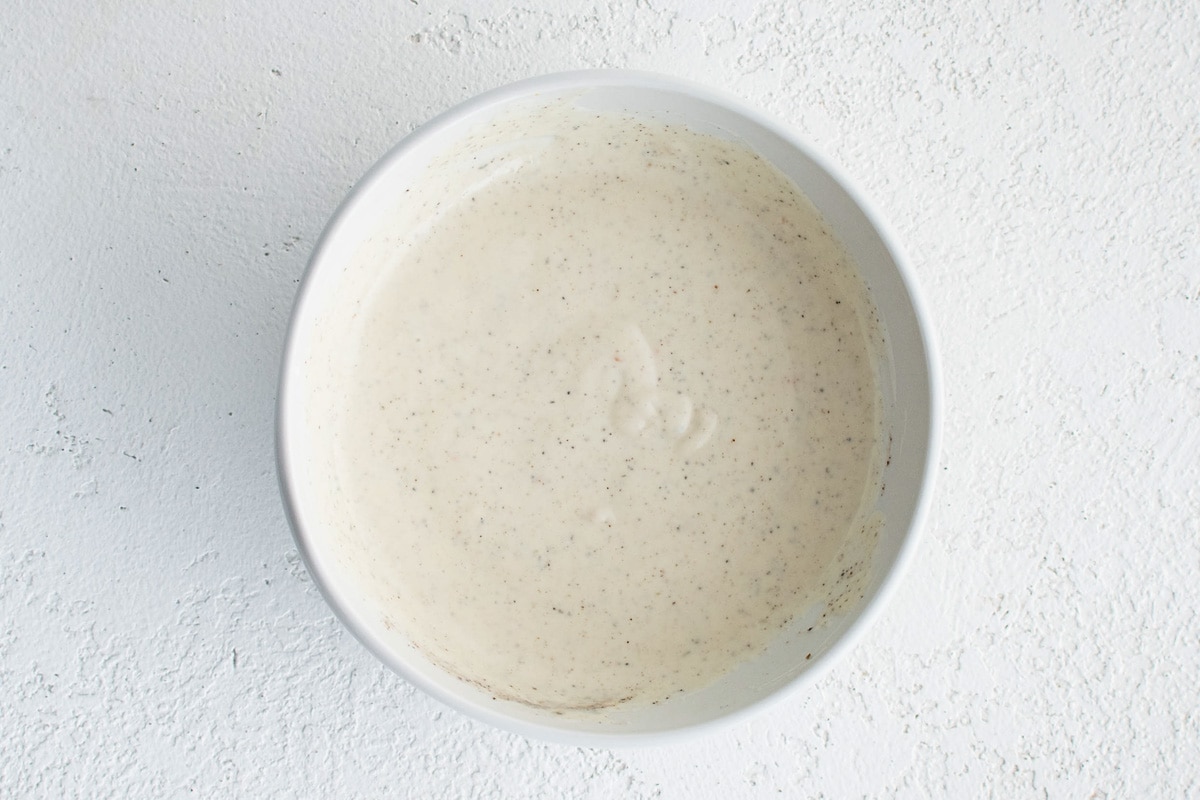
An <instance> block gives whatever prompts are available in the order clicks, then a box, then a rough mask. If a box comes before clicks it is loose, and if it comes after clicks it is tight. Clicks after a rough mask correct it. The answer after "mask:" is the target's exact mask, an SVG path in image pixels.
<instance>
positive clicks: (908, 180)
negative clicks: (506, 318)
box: [0, 0, 1200, 798]
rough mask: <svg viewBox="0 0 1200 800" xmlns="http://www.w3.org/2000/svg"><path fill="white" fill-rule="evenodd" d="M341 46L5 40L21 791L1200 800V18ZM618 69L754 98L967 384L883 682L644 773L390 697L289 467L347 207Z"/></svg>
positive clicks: (953, 391)
mask: <svg viewBox="0 0 1200 800" xmlns="http://www.w3.org/2000/svg"><path fill="white" fill-rule="evenodd" d="M319 5H320V4H318V3H314V2H311V0H300V1H299V2H289V3H283V2H272V3H267V2H258V3H252V2H245V3H234V2H225V3H221V2H218V1H217V0H211V1H209V0H205V1H204V2H195V3H193V4H190V5H189V4H187V3H184V2H175V3H169V2H147V3H118V2H98V3H83V2H79V3H76V2H67V0H59V1H58V2H48V3H44V2H34V0H7V2H5V3H4V4H3V6H2V8H0V334H2V335H0V419H2V420H3V423H2V424H0V618H2V620H3V622H2V624H0V737H2V738H0V796H4V797H8V796H13V797H54V798H57V797H69V796H76V795H85V796H96V797H109V796H111V797H148V796H166V797H175V796H198V797H221V796H244V797H256V798H271V797H322V796H346V797H349V796H374V797H436V796H444V797H468V796H486V797H521V796H541V797H586V798H605V797H621V796H638V797H643V796H644V797H663V798H727V797H776V796H781V795H782V796H786V797H833V798H842V797H858V796H872V797H891V796H902V797H922V796H936V797H941V796H946V797H955V798H960V797H961V798H966V797H977V796H982V795H989V794H990V795H994V796H999V797H1044V796H1049V797H1076V798H1117V797H1132V798H1145V797H1181V796H1187V795H1190V796H1193V797H1195V796H1200V688H1198V687H1200V616H1198V608H1200V224H1198V223H1200V102H1198V98H1200V10H1198V8H1200V7H1198V5H1197V3H1195V2H1193V0H1178V2H1152V1H1151V0H1145V1H1144V2H1121V3H1116V2H1108V3H1104V2H1086V3H1085V2H1078V3H1076V2H1067V1H1066V0H1044V2H1038V0H1029V1H1028V2H1021V3H1015V2H1014V3H1003V2H982V1H981V0H975V1H973V2H951V0H941V1H940V2H930V3H927V2H898V1H897V0H889V1H888V2H866V1H862V2H848V3H826V2H815V1H814V2H769V1H767V0H763V1H762V2H756V1H755V0H741V2H733V3H731V2H717V1H716V0H708V2H703V3H692V4H689V5H690V7H689V8H687V9H686V10H685V9H683V8H682V6H683V3H681V2H668V1H667V0H654V2H641V3H621V2H617V0H607V1H605V0H595V2H581V1H580V0H574V1H572V2H559V3H555V4H553V5H551V4H546V5H545V7H544V10H537V9H536V8H535V6H536V5H537V4H536V3H533V2H530V3H527V4H525V5H522V6H514V5H511V4H510V3H508V2H500V1H499V0H489V1H488V2H484V3H473V4H470V5H468V3H467V2H466V0H460V2H458V3H455V4H445V3H437V2H433V1H432V0H394V1H385V0H376V1H375V2H367V3H362V4H361V7H359V8H357V9H355V10H354V11H337V12H335V11H327V10H322V9H321V8H319ZM347 7H349V4H347ZM551 9H553V10H551ZM592 66H623V67H636V68H642V69H650V70H656V71H662V72H667V73H674V74H678V75H683V76H686V77H690V78H692V79H695V80H698V81H701V82H704V83H707V84H710V85H712V86H715V87H718V88H721V89H725V90H729V91H731V92H733V93H735V94H737V95H740V96H741V97H742V98H743V99H745V100H746V101H747V102H748V103H750V104H751V105H755V106H758V107H760V108H762V109H764V110H765V111H767V112H768V113H770V114H772V115H774V116H776V117H778V118H780V119H782V120H783V121H785V122H788V123H791V124H793V125H794V126H795V127H796V128H798V129H799V130H800V131H801V132H803V133H804V134H805V135H806V136H807V137H808V138H809V139H810V140H811V141H813V142H815V143H816V144H817V145H818V146H819V147H820V148H822V149H823V150H824V151H825V152H826V153H827V154H828V155H829V156H830V157H832V158H833V159H834V160H835V161H837V162H839V163H840V164H841V165H842V166H843V167H844V168H845V169H846V170H847V171H848V172H849V173H850V174H851V175H852V176H854V177H855V178H856V179H857V180H858V181H859V182H860V183H861V184H862V186H863V187H864V188H865V189H866V191H867V193H868V195H869V196H871V197H872V198H873V199H875V200H876V201H877V203H878V205H879V207H880V208H881V209H882V210H883V212H884V214H885V215H886V216H887V217H889V218H890V219H891V221H892V222H893V223H894V225H895V227H896V229H897V230H898V232H899V234H900V237H901V239H902V241H903V242H904V243H905V245H906V246H907V248H908V250H909V251H910V254H911V257H912V260H913V263H914V266H915V268H916V271H917V273H918V275H919V277H920V280H921V282H922V284H923V286H924V289H925V291H926V293H927V295H928V299H929V303H930V306H931V309H932V311H933V313H934V316H935V319H936V322H937V325H938V329H939V334H940V339H941V343H942V350H943V361H944V371H945V382H946V436H945V446H944V452H943V454H942V459H941V470H940V475H941V483H940V484H939V486H938V490H937V494H936V496H935V500H934V507H933V514H932V517H931V519H930V524H929V526H928V529H927V531H926V535H925V539H924V543H923V546H922V549H921V551H920V554H919V558H918V560H917V562H916V564H915V567H914V569H913V570H912V571H911V572H910V573H909V574H908V575H907V577H906V579H905V581H904V582H903V583H902V585H901V588H900V590H899V592H898V594H897V596H896V598H895V602H894V603H893V604H892V605H891V606H890V607H889V609H888V611H887V613H886V614H885V615H884V616H883V617H882V619H881V621H880V623H879V624H878V625H876V626H875V627H874V628H873V629H872V630H871V631H870V633H869V634H868V636H867V637H866V638H865V639H864V640H863V642H862V644H861V646H860V647H859V648H858V649H857V650H856V651H855V652H854V653H853V655H852V656H851V657H850V658H848V659H847V660H845V661H843V662H842V663H840V664H839V665H838V666H837V667H836V668H835V669H834V671H833V672H832V673H831V674H830V675H829V676H828V677H827V678H826V679H824V680H823V681H822V682H821V683H820V684H819V685H818V686H817V687H816V689H815V690H813V691H811V692H808V693H806V694H804V695H802V696H799V697H796V698H795V699H793V700H791V701H789V702H787V703H785V704H783V705H782V706H780V707H778V709H777V710H774V711H772V712H769V713H767V714H765V715H763V716H761V717H759V718H757V719H755V720H754V721H752V722H751V723H749V724H745V725H742V726H740V727H736V728H732V729H729V730H728V731H726V732H723V733H718V734H716V735H713V736H711V737H708V738H705V739H701V740H698V741H695V742H692V743H688V744H683V745H678V746H672V747H665V748H657V749H647V750H634V751H616V752H606V751H590V750H581V749H573V748H564V747H557V746H551V745H545V744H541V743H534V742H529V741H526V740H523V739H520V738H517V737H514V736H510V735H507V734H504V733H500V732H498V731H495V730H491V729H489V728H486V727H484V726H482V725H479V724H476V723H474V722H472V721H469V720H467V719H465V718H463V717H461V716H460V715H458V714H457V713H455V712H452V711H450V710H448V709H446V708H444V707H442V706H440V705H439V704H437V703H436V702H433V701H431V700H429V699H426V698H425V697H424V696H421V695H418V694H416V693H415V692H414V690H412V689H411V688H410V687H408V686H407V685H406V684H405V683H403V682H402V681H401V680H399V679H398V678H396V677H394V676H393V675H392V674H390V673H388V672H387V671H385V669H384V668H383V667H382V666H380V665H379V664H378V663H377V662H376V661H375V660H374V659H373V658H372V657H370V656H369V655H368V654H367V653H366V651H365V650H364V649H363V648H362V647H360V646H359V645H358V644H357V643H356V642H355V641H354V640H353V639H352V638H351V637H350V636H349V635H348V634H347V633H345V632H343V631H342V630H341V629H340V628H339V625H338V624H337V623H336V622H335V620H334V619H333V618H332V616H331V615H330V613H329V611H328V610H327V609H326V607H325V605H324V604H323V602H322V600H321V598H320V597H319V596H318V593H317V592H316V591H315V590H314V588H313V586H312V584H311V583H310V582H309V581H308V579H307V576H306V575H305V573H304V570H303V568H302V566H301V565H300V564H299V563H298V559H297V555H296V551H295V548H294V547H293V544H292V539H291V535H290V533H289V531H288V529H287V525H286V523H285V521H284V517H283V513H282V511H281V508H280V503H279V500H278V495H277V492H276V485H275V476H274V464H273V455H272V435H273V433H272V422H273V401H274V392H275V378H276V371H277V362H278V359H279V355H280V348H281V344H282V340H283V333H284V326H285V321H286V316H287V313H288V310H289V306H290V303H291V300H292V296H293V292H294V290H295V287H296V284H297V281H298V279H299V277H300V274H301V272H302V270H303V267H304V264H305V260H306V259H307V256H308V252H309V250H310V248H311V246H312V244H313V241H314V239H315V237H316V236H317V235H318V233H319V232H320V230H321V227H322V226H323V224H324V221H325V219H326V218H327V217H328V215H329V214H330V213H331V212H332V210H333V208H334V207H335V205H336V204H337V202H338V201H339V199H340V198H341V197H342V196H343V195H344V193H345V192H346V191H347V190H348V189H349V187H350V186H351V184H352V183H353V182H354V181H355V180H356V178H357V177H358V176H359V175H361V174H362V173H363V172H364V171H365V170H366V169H367V167H368V166H370V164H372V163H373V162H374V161H375V159H377V158H378V157H379V156H380V155H381V154H382V153H383V152H384V151H385V150H386V149H387V148H388V147H389V146H391V145H392V144H393V143H395V142H396V141H397V140H398V139H399V138H400V137H402V136H403V135H404V134H405V133H407V132H408V131H410V130H411V129H412V128H413V127H414V126H415V125H416V124H418V123H420V122H421V121H423V120H425V119H426V118H428V117H429V116H431V115H433V114H435V113H437V112H439V111H441V110H443V109H445V108H447V107H448V106H450V105H452V104H454V103H456V102H458V101H460V100H463V99H465V98H467V97H469V96H470V95H473V94H475V93H477V92H479V91H481V90H484V89H488V88H491V87H493V86H496V85H499V84H501V83H505V82H508V81H510V80H513V79H517V78H520V77H525V76H528V75H531V74H536V73H543V72H548V71H555V70H561V69H568V68H579V67H592Z"/></svg>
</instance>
